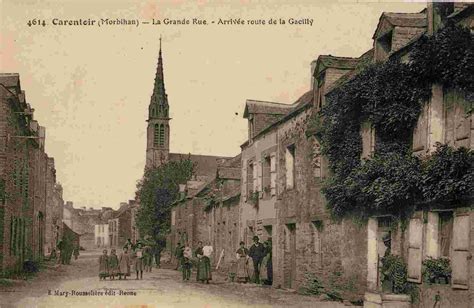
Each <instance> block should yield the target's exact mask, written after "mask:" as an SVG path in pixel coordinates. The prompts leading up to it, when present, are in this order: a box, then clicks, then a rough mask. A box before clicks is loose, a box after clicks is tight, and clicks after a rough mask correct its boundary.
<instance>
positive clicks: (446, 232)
mask: <svg viewBox="0 0 474 308" xmlns="http://www.w3.org/2000/svg"><path fill="white" fill-rule="evenodd" d="M438 232H439V233H438V239H439V252H440V254H439V255H440V257H449V256H450V253H449V251H450V249H451V242H452V239H453V212H440V213H439V231H438Z"/></svg>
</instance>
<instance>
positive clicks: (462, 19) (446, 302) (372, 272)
mask: <svg viewBox="0 0 474 308" xmlns="http://www.w3.org/2000/svg"><path fill="white" fill-rule="evenodd" d="M441 6H443V8H441ZM422 13H423V14H424V15H425V16H426V17H425V18H426V23H425V27H424V29H423V31H426V32H427V34H428V35H432V34H434V33H435V32H436V31H437V30H439V28H440V27H441V26H442V24H443V23H446V22H447V21H452V22H454V23H456V24H461V25H463V26H464V27H467V28H470V29H471V33H472V31H473V30H474V6H473V5H472V4H471V5H468V4H465V3H448V4H441V3H433V4H428V8H427V10H425V11H424V12H422ZM381 23H383V20H381ZM380 27H381V25H379V27H378V28H377V29H378V30H377V31H376V35H374V48H375V50H377V49H380V40H383V39H384V38H383V36H380V35H378V33H379V32H380V31H379V28H380ZM409 33H410V32H409ZM389 35H391V36H392V38H391V40H392V41H394V42H396V41H397V40H399V39H402V40H403V42H404V43H406V44H405V45H402V46H400V45H397V44H393V43H392V46H390V45H388V46H385V47H384V48H386V49H387V50H386V51H388V52H389V56H388V57H389V58H392V57H397V58H400V59H402V61H407V59H408V58H407V56H408V55H409V54H410V51H411V47H412V46H413V43H414V41H416V40H417V39H418V37H416V36H415V39H414V40H413V39H412V40H411V41H410V40H408V39H407V38H405V37H402V38H398V37H397V35H398V36H400V34H397V32H396V31H395V32H393V33H389ZM405 35H406V34H405ZM413 35H414V33H413ZM383 54H385V52H384V53H383ZM375 55H376V57H377V55H379V53H377V52H376V53H375ZM376 60H378V61H380V60H384V58H383V57H382V58H376ZM466 105H470V106H471V108H472V102H467V101H466V100H465V98H463V96H462V95H461V93H459V92H458V91H457V90H452V89H449V88H448V87H446V86H445V85H442V84H432V86H431V97H430V99H429V101H428V102H426V104H425V105H424V108H423V110H422V112H421V115H420V117H419V119H418V123H417V126H416V127H415V130H414V134H413V141H412V150H413V153H414V155H417V156H420V157H422V159H425V158H428V157H429V156H430V155H432V153H433V152H434V150H435V145H436V144H437V143H440V144H447V145H449V146H451V147H453V148H459V147H465V148H468V149H471V150H472V149H474V138H473V133H472V132H473V130H474V126H473V124H474V122H473V121H472V114H470V113H469V112H467V110H466V108H465V106H466ZM366 139H367V138H366ZM365 143H366V144H369V143H370V142H367V141H366V142H365ZM366 146H367V145H366ZM366 152H368V151H367V150H366ZM387 220H388V223H389V222H390V218H387V217H373V218H371V219H370V220H369V223H368V243H367V259H368V260H367V263H368V264H367V266H368V273H367V283H368V284H367V287H368V290H369V292H367V293H366V299H368V301H370V302H381V301H383V300H384V296H382V298H381V299H380V297H379V295H378V292H380V290H381V283H380V281H379V280H378V279H377V261H376V257H377V252H378V251H380V249H381V247H382V246H383V244H382V243H381V240H380V237H381V236H383V234H384V232H385V233H386V232H387V231H386V230H384V226H386V225H387ZM473 226H474V212H473V211H472V200H471V206H467V207H466V205H464V206H462V205H460V204H452V205H451V207H449V206H448V207H447V206H442V205H438V204H431V205H429V206H419V207H418V211H417V212H415V214H414V215H413V216H412V217H411V219H410V220H409V223H408V227H407V228H406V230H402V229H397V231H396V232H390V233H389V234H390V237H391V243H392V244H391V247H392V253H394V254H397V255H400V256H401V257H402V258H403V259H404V260H405V261H406V262H407V265H408V280H409V281H411V282H413V283H415V284H417V285H418V287H419V290H420V294H419V295H420V296H419V297H420V300H419V302H418V303H417V305H418V306H421V307H429V306H434V305H436V304H437V303H436V301H438V304H439V305H440V306H441V307H444V306H446V307H472V306H473V305H474V302H473V299H472V294H473V291H472V290H473V288H474V275H473V270H472V269H473V263H472V260H471V257H470V256H471V254H472V252H473V251H474V242H473V241H472V239H473V238H474V228H473ZM446 234H448V235H449V236H447V235H446ZM428 258H434V259H439V258H444V259H448V260H450V264H451V268H452V273H451V275H452V277H451V283H450V284H438V285H437V284H429V283H427V282H425V281H423V277H422V276H423V265H422V264H423V261H424V260H426V259H428Z"/></svg>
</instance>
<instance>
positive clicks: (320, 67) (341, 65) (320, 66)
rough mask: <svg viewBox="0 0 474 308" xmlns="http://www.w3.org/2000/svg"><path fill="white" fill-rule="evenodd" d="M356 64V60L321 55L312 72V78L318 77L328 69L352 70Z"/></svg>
mask: <svg viewBox="0 0 474 308" xmlns="http://www.w3.org/2000/svg"><path fill="white" fill-rule="evenodd" d="M357 63H358V60H357V58H350V57H336V56H332V55H321V56H319V57H318V59H317V65H316V69H315V70H314V76H317V75H319V74H320V73H321V72H322V71H324V70H325V69H326V68H328V67H331V68H338V69H354V68H355V66H356V65H357Z"/></svg>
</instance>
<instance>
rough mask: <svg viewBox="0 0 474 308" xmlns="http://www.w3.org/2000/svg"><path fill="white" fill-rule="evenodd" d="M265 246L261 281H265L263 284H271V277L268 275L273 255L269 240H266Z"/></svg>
mask: <svg viewBox="0 0 474 308" xmlns="http://www.w3.org/2000/svg"><path fill="white" fill-rule="evenodd" d="M263 246H264V247H265V256H264V257H263V259H262V264H261V266H260V275H259V277H260V281H261V282H262V283H263V284H269V280H270V278H269V277H268V265H269V262H271V259H270V258H271V256H270V251H271V250H270V249H271V248H269V244H268V242H265V243H264V244H263Z"/></svg>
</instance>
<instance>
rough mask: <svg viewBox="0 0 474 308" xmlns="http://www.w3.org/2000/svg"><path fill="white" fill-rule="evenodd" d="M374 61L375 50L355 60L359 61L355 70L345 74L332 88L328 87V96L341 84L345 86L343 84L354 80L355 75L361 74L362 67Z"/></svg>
mask: <svg viewBox="0 0 474 308" xmlns="http://www.w3.org/2000/svg"><path fill="white" fill-rule="evenodd" d="M373 59H374V49H373V48H372V49H370V50H368V51H366V52H365V53H363V54H362V55H361V56H360V57H358V58H355V60H357V64H356V66H354V69H352V70H350V71H348V72H347V73H345V74H344V75H342V76H341V77H340V78H339V79H338V80H336V81H335V82H334V83H333V84H332V85H331V86H330V87H328V88H327V89H326V95H327V94H328V93H329V92H331V91H333V90H334V89H335V88H337V87H339V86H340V85H341V84H343V83H345V82H347V81H349V80H350V79H352V78H353V77H354V76H355V75H357V74H358V73H359V68H361V66H363V65H365V64H367V63H370V62H372V60H373Z"/></svg>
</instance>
